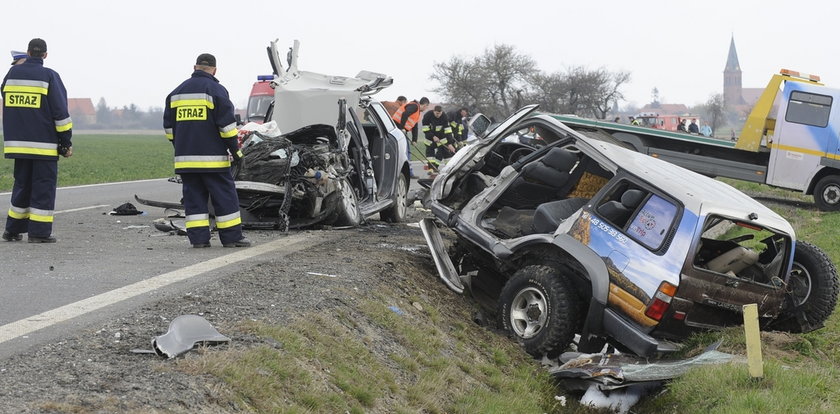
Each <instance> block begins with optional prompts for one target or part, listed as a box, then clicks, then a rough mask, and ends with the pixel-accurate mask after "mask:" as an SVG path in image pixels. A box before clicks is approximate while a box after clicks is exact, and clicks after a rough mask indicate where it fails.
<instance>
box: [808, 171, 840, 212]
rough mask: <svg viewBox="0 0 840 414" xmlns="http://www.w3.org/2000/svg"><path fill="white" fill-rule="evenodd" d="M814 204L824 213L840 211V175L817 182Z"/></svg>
mask: <svg viewBox="0 0 840 414" xmlns="http://www.w3.org/2000/svg"><path fill="white" fill-rule="evenodd" d="M814 204H816V205H817V208H819V209H820V210H822V211H838V210H840V175H828V176H825V177H823V178H820V180H819V181H817V185H816V186H814Z"/></svg>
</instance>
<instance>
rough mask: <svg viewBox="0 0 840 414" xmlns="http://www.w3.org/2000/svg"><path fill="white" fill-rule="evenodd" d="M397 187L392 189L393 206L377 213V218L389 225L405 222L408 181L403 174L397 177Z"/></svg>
mask: <svg viewBox="0 0 840 414" xmlns="http://www.w3.org/2000/svg"><path fill="white" fill-rule="evenodd" d="M397 177H398V178H397V187H396V188H394V204H393V205H392V206H391V207H388V208H387V209H385V210H382V211H380V212H379V218H380V219H382V220H383V221H387V222H389V223H400V222H402V221H403V220H405V215H406V210H407V209H408V206H407V205H406V201H407V200H408V180H407V179H406V178H405V174H402V173H400V174H399V175H398V176H397Z"/></svg>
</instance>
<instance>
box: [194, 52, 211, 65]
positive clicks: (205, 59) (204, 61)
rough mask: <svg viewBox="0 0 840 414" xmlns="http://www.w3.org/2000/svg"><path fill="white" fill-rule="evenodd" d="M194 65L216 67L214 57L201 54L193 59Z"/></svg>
mask: <svg viewBox="0 0 840 414" xmlns="http://www.w3.org/2000/svg"><path fill="white" fill-rule="evenodd" d="M195 64H196V65H202V66H210V67H214V68H215V67H216V57H215V56H213V55H211V54H209V53H202V54H200V55H198V58H196V59H195Z"/></svg>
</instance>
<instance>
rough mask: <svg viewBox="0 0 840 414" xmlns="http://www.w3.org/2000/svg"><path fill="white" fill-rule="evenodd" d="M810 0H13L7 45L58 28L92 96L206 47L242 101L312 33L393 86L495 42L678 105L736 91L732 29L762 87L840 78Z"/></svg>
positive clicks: (311, 50) (172, 74)
mask: <svg viewBox="0 0 840 414" xmlns="http://www.w3.org/2000/svg"><path fill="white" fill-rule="evenodd" d="M810 4H811V6H810V8H808V9H807V10H806V9H803V8H801V7H799V6H801V4H799V3H791V2H782V1H775V0H771V1H757V0H748V1H732V0H729V1H721V0H706V1H681V0H670V1H665V0H662V1H660V0H656V1H636V2H628V1H620V0H601V1H580V0H575V1H563V0H544V1H528V0H519V1H510V0H505V1H501V0H484V1H480V2H468V1H451V0H450V1H437V0H421V1H396V0H390V1H379V0H356V1H341V2H339V1H335V2H333V1H329V2H327V1H317V0H309V1H283V0H276V1H216V0H210V1H190V2H186V1H178V0H170V1H161V0H145V1H104V0H93V1H86V0H79V1H72V2H71V1H66V0H63V1H57V0H41V1H39V2H37V4H36V3H31V2H24V1H15V2H4V4H3V16H4V18H3V19H2V21H0V28H2V33H3V36H2V41H0V42H2V45H0V50H3V53H6V57H7V61H9V62H10V61H11V57H10V55H9V54H8V53H9V50H12V49H20V50H25V49H26V45H27V43H28V42H29V40H30V39H31V38H33V37H41V38H43V39H44V40H46V41H47V45H48V49H49V56H48V58H47V60H46V66H48V67H51V68H53V69H55V70H56V71H58V72H59V74H60V75H61V77H62V79H63V80H64V83H65V85H66V86H67V90H68V94H69V96H70V97H71V98H84V97H89V98H91V99H92V100H93V103H94V105H95V104H96V103H97V102H98V100H99V99H100V98H103V97H104V98H105V100H106V102H107V103H108V106H111V107H122V106H123V105H128V104H131V103H135V104H136V105H138V106H139V107H140V108H142V109H144V110H145V109H148V108H149V107H153V106H155V107H161V106H163V102H164V98H165V97H166V95H167V94H168V93H169V92H170V91H171V90H172V89H173V88H174V87H175V86H177V85H178V83H180V82H181V81H183V80H184V79H186V78H187V77H188V76H189V75H190V73H191V72H192V65H193V64H194V63H195V58H196V56H197V55H198V54H200V53H202V52H210V53H213V54H214V55H216V58H217V60H218V73H217V77H218V78H219V80H220V81H221V82H222V84H223V85H224V86H225V87H227V89H228V91H229V92H230V95H231V99H232V100H233V101H234V103H235V104H236V105H237V106H238V107H242V106H244V104H245V102H246V99H247V95H248V93H249V90H250V85H251V84H252V83H253V82H254V81H255V80H256V76H257V75H259V74H270V73H271V69H270V66H269V63H268V59H267V57H266V53H265V47H266V46H267V45H268V43H269V41H271V40H274V39H279V41H280V44H281V45H283V46H284V47H286V45H291V43H292V41H293V40H294V39H298V40H300V41H301V51H300V60H299V67H300V69H302V70H309V71H314V72H320V73H326V74H329V75H344V76H352V75H355V74H356V73H358V71H359V70H362V69H366V70H371V71H376V72H383V73H387V74H389V75H391V76H392V77H393V78H394V85H393V86H392V87H391V88H389V89H386V90H385V91H383V92H381V93H380V96H379V99H382V100H392V99H393V98H395V97H396V96H397V95H406V96H408V97H409V98H410V99H411V98H419V97H420V96H424V95H425V96H428V97H429V98H431V99H432V100H433V101H436V100H437V99H436V98H437V96H436V94H435V93H434V92H432V89H434V88H435V87H436V86H437V85H436V84H435V83H434V82H433V81H431V80H430V79H429V75H430V74H431V73H432V68H433V64H434V63H435V62H444V61H447V60H449V58H450V57H452V56H456V55H457V56H461V57H466V58H471V57H474V56H478V55H480V54H482V53H483V51H484V50H485V49H486V48H488V47H492V46H493V45H495V44H509V45H512V46H514V47H515V48H516V50H517V51H519V52H520V53H523V54H526V55H529V56H531V57H532V58H533V59H534V60H535V61H536V62H537V64H538V66H539V68H540V69H542V70H543V71H546V72H555V71H563V70H565V69H566V68H568V67H570V66H578V65H583V66H586V67H589V68H592V69H594V68H598V67H602V66H603V67H605V68H607V69H608V70H611V71H619V70H622V71H629V72H630V73H631V81H630V83H629V84H628V85H626V86H625V87H624V89H623V91H624V94H625V96H626V98H627V102H624V103H622V106H624V105H627V103H633V104H635V105H639V106H641V105H644V104H645V103H648V102H650V100H651V90H652V89H653V88H654V87H656V88H658V89H659V94H660V100H661V101H662V102H665V103H685V104H687V105H694V104H697V103H702V102H705V101H706V100H707V99H708V98H709V96H710V95H712V94H714V93H721V92H722V84H723V80H722V79H723V78H722V71H723V68H724V64H725V63H726V56H727V52H728V48H729V41H730V37H731V36H732V35H734V37H735V43H736V46H737V50H738V56H739V58H740V63H741V69H742V70H743V86H744V87H763V86H764V85H765V84H766V82H767V80H768V79H769V77H770V75H771V74H773V73H776V72H778V70H779V69H780V68H788V69H793V70H798V71H801V72H807V73H814V74H818V75H820V76H822V79H823V81H824V82H825V83H826V84H828V85H835V86H836V85H840V53H838V48H837V46H836V44H837V39H838V37H840V36H838V34H837V30H836V27H837V24H836V23H837V18H838V17H837V16H838V11H840V3H835V2H829V1H819V2H812V3H810Z"/></svg>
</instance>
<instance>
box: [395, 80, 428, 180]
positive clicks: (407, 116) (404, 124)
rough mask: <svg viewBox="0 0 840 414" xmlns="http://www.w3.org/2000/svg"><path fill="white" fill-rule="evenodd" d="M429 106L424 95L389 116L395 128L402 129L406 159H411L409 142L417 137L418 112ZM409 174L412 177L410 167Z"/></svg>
mask: <svg viewBox="0 0 840 414" xmlns="http://www.w3.org/2000/svg"><path fill="white" fill-rule="evenodd" d="M428 106H429V98H426V97H425V96H424V97H422V98H420V102H417V101H411V102H409V103H407V104H405V105H403V106H401V107H400V109H397V112H394V115H392V116H391V119H393V120H394V123H396V124H397V128H399V129H400V130H402V131H403V133H404V134H405V138H406V151H408V153H407V154H406V156H407V157H408V160H409V161H411V143H412V142H417V138H418V135H419V134H418V129H419V128H418V124H420V114H421V113H423V111H425V110H426V108H427V107H428ZM409 132H410V133H411V137H410V138H409ZM409 174H411V176H412V177H414V171H413V170H411V169H410V171H409Z"/></svg>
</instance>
